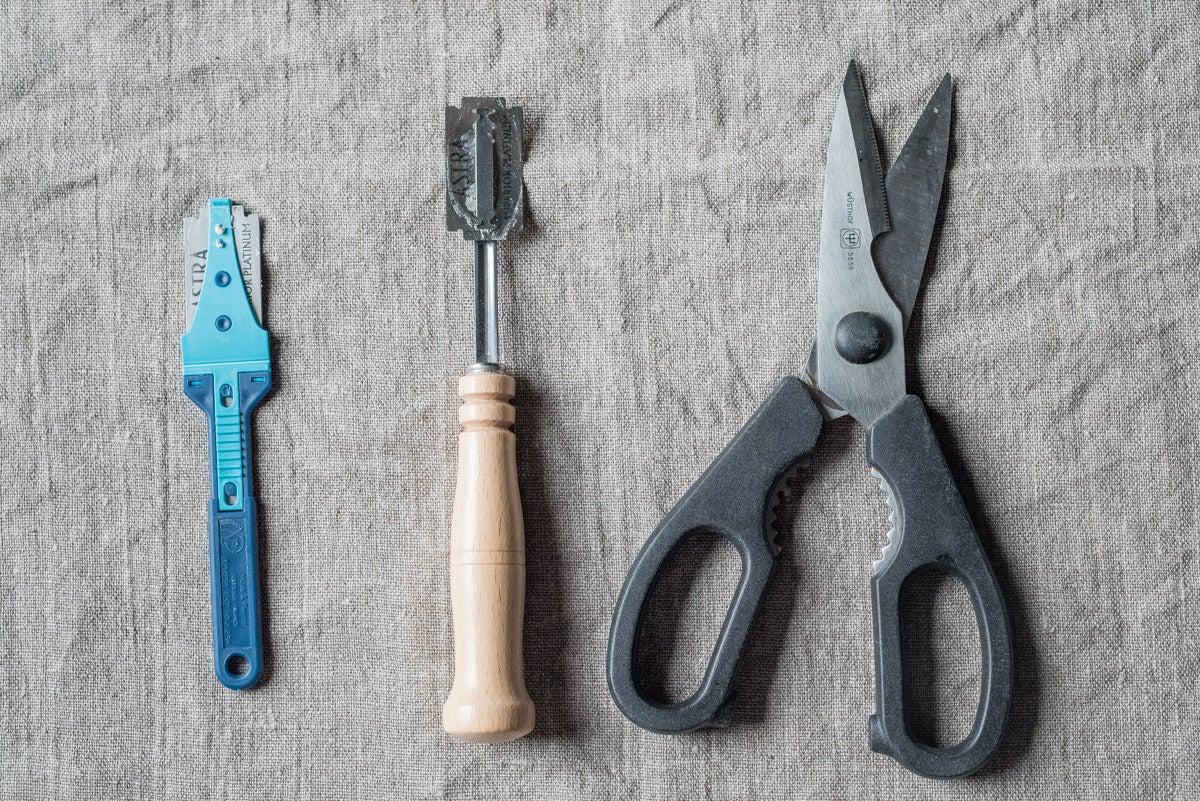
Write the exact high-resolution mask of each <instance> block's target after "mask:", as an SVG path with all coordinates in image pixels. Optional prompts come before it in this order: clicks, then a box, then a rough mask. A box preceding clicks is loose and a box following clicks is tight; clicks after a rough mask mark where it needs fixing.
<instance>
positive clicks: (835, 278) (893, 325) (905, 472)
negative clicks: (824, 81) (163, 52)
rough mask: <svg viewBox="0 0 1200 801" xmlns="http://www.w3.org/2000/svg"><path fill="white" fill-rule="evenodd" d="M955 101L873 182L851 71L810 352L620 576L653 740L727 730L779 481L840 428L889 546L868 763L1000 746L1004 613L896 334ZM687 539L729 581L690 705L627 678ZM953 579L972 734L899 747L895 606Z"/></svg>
mask: <svg viewBox="0 0 1200 801" xmlns="http://www.w3.org/2000/svg"><path fill="white" fill-rule="evenodd" d="M951 100H952V84H951V78H950V76H949V75H946V76H945V78H944V79H943V80H942V82H941V84H940V86H939V87H938V89H937V90H936V91H935V92H934V95H933V97H932V98H931V99H930V101H929V103H928V104H927V105H926V107H925V110H924V112H923V113H922V114H921V117H920V119H919V120H918V122H917V124H916V126H915V127H914V129H913V131H912V133H911V134H910V136H909V138H908V141H907V142H906V144H905V145H904V147H903V149H902V151H901V153H900V155H899V157H898V158H897V159H896V162H895V164H893V165H892V167H891V169H890V170H888V172H887V174H886V178H885V176H884V172H883V169H882V166H881V163H880V158H879V150H878V147H877V145H876V142H875V133H874V127H873V124H872V120H871V114H870V110H869V109H868V106H867V100H866V94H865V91H864V88H863V84H862V79H861V77H860V75H859V72H858V68H857V66H856V65H855V64H854V63H853V62H851V64H850V67H849V69H848V70H847V72H846V77H845V80H844V81H843V83H842V90H841V94H840V96H839V98H838V102H837V108H836V111H835V113H834V120H833V129H832V133H831V135H830V140H829V150H828V157H827V161H826V171H825V195H824V206H823V210H822V220H821V234H820V257H819V268H818V269H819V272H818V281H817V335H816V342H815V344H814V345H813V347H812V350H811V353H810V355H809V359H808V363H807V367H806V369H805V372H804V375H803V376H801V377H786V378H784V379H782V380H781V381H780V382H779V384H778V385H777V386H776V387H775V390H774V391H773V392H772V393H771V395H770V396H769V397H768V398H767V399H766V401H765V402H764V403H763V404H762V406H760V407H759V409H758V410H757V411H756V412H755V413H754V415H753V416H752V417H751V418H750V420H749V422H748V423H746V425H745V426H744V427H743V428H742V429H741V431H739V432H738V433H737V434H736V435H735V436H734V438H733V440H732V441H731V442H730V443H729V444H728V445H727V446H726V447H725V449H724V450H723V451H722V452H721V453H720V455H719V456H717V458H716V460H715V461H713V463H712V464H711V465H710V466H709V467H708V469H707V470H706V471H705V472H704V474H703V475H701V476H700V478H699V479H698V480H697V481H696V483H695V484H693V485H692V487H691V488H690V489H689V490H688V491H687V493H686V494H685V495H684V496H683V498H682V499H681V500H680V501H679V503H677V504H676V505H675V507H674V508H673V509H672V510H671V511H670V512H669V513H668V514H667V515H666V517H665V518H663V520H662V522H661V523H660V524H659V526H658V528H657V529H656V530H655V531H654V533H653V534H652V535H651V537H650V539H649V540H648V541H647V542H646V544H645V545H644V546H643V548H642V550H641V552H640V553H639V554H638V556H637V558H636V559H635V560H634V563H633V566H632V568H631V569H630V571H629V574H628V576H627V578H626V580H625V585H624V587H623V588H622V590H621V594H620V597H619V599H618V601H617V605H616V608H615V611H614V613H613V621H612V628H611V631H610V634H609V647H608V684H609V689H610V691H611V693H612V696H613V699H614V701H615V702H616V704H617V706H618V708H620V710H621V711H622V712H623V713H624V714H625V715H626V717H628V718H629V719H630V720H632V721H633V722H634V723H636V724H638V725H639V726H642V727H643V728H646V729H649V730H651V731H654V732H659V733H664V734H677V733H682V732H688V731H693V730H696V729H699V728H704V727H710V726H725V725H728V723H729V721H730V719H731V711H732V703H733V700H734V693H733V691H732V687H731V685H732V682H733V679H734V674H735V672H736V669H737V664H738V660H739V658H740V656H741V654H742V650H743V647H744V645H745V643H746V638H747V634H748V633H749V630H750V627H751V623H752V621H753V618H754V615H755V612H756V611H757V608H758V605H759V601H760V600H761V598H762V595H763V590H764V589H765V587H766V585H767V580H768V578H769V577H770V575H771V570H772V567H773V564H774V561H775V557H776V556H777V554H778V547H777V546H776V544H775V532H774V528H773V525H774V510H775V507H776V506H777V504H778V502H779V496H780V493H781V492H782V490H783V485H784V481H785V480H786V479H787V478H788V477H789V476H790V474H791V471H792V468H794V467H795V466H796V465H797V464H798V463H799V462H800V461H802V460H803V459H804V458H805V457H807V456H808V455H809V454H810V453H811V452H812V451H813V449H814V447H815V446H816V443H817V439H818V437H819V436H820V433H821V427H822V425H823V423H824V421H825V420H831V419H834V418H837V417H841V416H842V415H850V416H851V417H852V418H853V419H855V420H857V421H858V422H859V423H860V424H862V425H863V426H865V427H866V429H867V461H868V463H869V464H870V466H871V468H872V471H873V472H875V473H876V475H877V476H878V477H879V479H880V482H881V484H882V485H883V487H884V490H885V492H886V493H887V495H888V503H889V505H890V506H891V509H892V512H893V514H892V522H893V530H892V531H891V532H890V534H889V540H888V543H887V545H886V546H885V547H884V548H883V552H882V554H881V556H880V558H879V560H878V561H876V562H875V563H874V575H873V577H872V579H871V592H872V600H873V603H874V634H875V686H876V712H875V714H874V715H873V716H871V718H870V724H869V743H870V747H871V749H872V750H874V751H877V752H880V753H884V754H888V755H890V756H891V757H893V758H894V759H896V760H897V761H898V762H900V763H901V764H902V765H904V766H905V767H906V768H908V769H909V770H912V771H914V772H916V773H919V774H922V775H925V776H930V777H937V778H947V777H955V776H961V775H964V774H966V773H970V772H971V771H973V770H975V769H977V768H978V767H980V766H981V765H982V764H983V763H984V762H985V761H986V760H987V759H988V757H989V756H990V755H991V754H992V752H993V751H994V750H995V748H996V746H997V744H998V743H999V741H1000V738H1001V735H1002V732H1003V728H1004V724H1005V721H1006V718H1007V716H1008V708H1009V702H1010V699H1011V696H1012V646H1011V642H1010V635H1009V625H1008V619H1007V614H1006V611H1005V604H1004V600H1003V598H1002V597H1001V593H1000V589H999V587H998V585H997V583H996V578H995V575H994V574H993V572H992V568H991V566H990V564H989V562H988V560H987V557H986V556H985V554H984V552H983V549H982V547H981V546H980V542H979V538H978V536H977V534H976V532H975V528H974V526H973V525H972V523H971V519H970V517H969V515H968V513H967V509H966V507H965V505H964V504H963V500H962V497H961V496H960V494H959V491H958V489H957V488H956V486H955V483H954V479H953V477H952V476H951V474H950V471H949V469H948V468H947V466H946V461H945V459H944V457H943V455H942V451H941V448H940V446H939V444H938V442H937V438H936V436H935V434H934V430H933V428H932V426H931V425H930V422H929V418H928V416H927V414H926V411H925V407H924V404H923V403H922V401H921V399H920V398H918V397H917V396H916V395H911V394H908V392H907V389H906V382H905V369H904V365H905V353H904V332H905V328H906V326H907V324H908V322H909V319H910V317H911V315H912V310H913V306H914V304H915V303H916V300H917V296H918V294H919V290H920V288H921V277H922V274H923V272H924V269H925V262H926V258H927V255H928V252H929V245H930V241H931V239H932V236H933V229H934V225H935V222H936V218H937V212H938V206H939V205H940V201H941V196H942V184H943V179H944V177H945V173H946V164H947V153H948V149H949V144H950V117H951ZM699 533H707V534H717V535H720V536H722V537H725V538H727V539H728V540H729V541H731V542H732V543H733V544H734V545H735V546H736V548H737V549H738V551H739V553H740V556H741V561H742V574H741V579H740V582H739V584H738V587H737V589H736V590H735V592H734V597H733V600H732V602H731V605H730V607H729V610H728V612H727V613H726V617H725V622H724V624H723V627H722V630H721V632H720V634H719V636H718V639H717V643H716V646H715V647H714V649H713V653H712V656H711V657H710V660H709V664H708V667H707V670H706V672H705V674H704V677H703V679H702V681H701V684H700V687H699V689H698V690H697V691H696V692H695V694H693V695H692V696H691V697H690V698H687V699H685V700H683V701H680V702H678V703H666V702H661V701H658V700H654V699H652V698H648V697H647V695H646V693H645V692H644V691H643V687H642V686H641V684H640V683H639V680H638V677H637V676H635V675H634V652H635V648H636V647H637V642H638V634H639V629H640V627H641V624H642V621H643V608H644V606H645V603H646V600H647V597H648V596H649V595H650V594H651V592H652V590H653V588H654V586H655V583H656V581H657V579H658V577H659V573H660V571H661V569H662V568H663V565H664V563H665V562H666V560H667V558H668V556H669V555H670V554H671V552H672V550H673V549H674V548H675V547H676V546H677V545H678V544H679V543H680V542H681V541H683V540H684V539H685V538H687V537H689V536H691V535H694V534H699ZM930 570H936V571H942V572H944V573H949V574H951V575H953V576H956V577H957V578H958V579H960V580H961V581H962V583H963V585H964V586H965V587H966V590H967V594H968V596H969V598H970V600H971V604H972V606H973V607H974V612H975V619H976V622H977V625H978V628H979V635H980V646H981V648H980V653H981V679H982V681H981V688H980V695H979V705H978V708H977V710H976V714H975V721H974V725H973V727H972V729H971V731H970V733H969V734H968V735H967V737H966V739H964V740H963V741H962V742H960V743H958V744H957V745H953V746H949V747H944V748H939V747H934V746H932V745H929V744H927V743H923V742H920V741H918V740H917V739H915V738H914V737H913V736H911V734H910V731H909V729H908V726H907V725H906V720H905V698H904V681H903V670H904V665H903V663H902V657H901V615H902V610H901V600H900V598H901V595H900V594H901V589H902V587H903V586H904V584H905V582H906V581H907V580H909V579H910V578H911V577H913V576H915V575H917V574H919V573H922V572H924V571H930Z"/></svg>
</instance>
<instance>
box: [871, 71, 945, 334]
mask: <svg viewBox="0 0 1200 801" xmlns="http://www.w3.org/2000/svg"><path fill="white" fill-rule="evenodd" d="M952 100H953V85H952V83H951V79H950V75H949V73H947V74H946V77H944V78H942V82H941V84H940V85H939V86H938V88H937V91H936V92H934V93H933V97H931V98H930V99H929V102H928V103H927V104H926V105H925V110H924V111H923V112H922V113H921V118H920V119H919V120H917V124H916V126H915V127H914V128H913V130H912V133H911V134H909V136H908V141H907V142H905V143H904V148H903V149H902V150H901V151H900V155H899V157H898V158H897V159H896V163H895V164H893V165H892V168H891V169H890V170H888V173H887V180H886V182H885V186H886V192H887V199H888V203H889V206H888V211H889V213H890V220H891V224H892V225H891V231H889V232H888V233H887V234H885V235H883V236H880V237H879V239H878V240H877V241H876V242H875V250H874V256H875V269H876V270H878V271H879V278H880V280H882V281H883V284H884V286H886V287H887V290H888V293H889V294H890V295H891V296H892V300H894V301H896V305H897V306H899V307H900V312H901V313H902V314H903V315H904V325H905V327H906V328H907V327H908V321H909V318H910V317H911V316H912V310H913V306H914V305H915V304H916V302H917V295H918V294H919V293H920V291H921V276H922V275H923V274H924V272H925V260H926V258H927V257H928V255H929V243H930V241H931V240H932V239H933V226H934V223H935V222H936V221H937V213H938V206H939V205H940V203H941V198H942V182H943V180H944V179H945V177H946V158H947V154H948V152H949V149H950V113H951V103H952Z"/></svg>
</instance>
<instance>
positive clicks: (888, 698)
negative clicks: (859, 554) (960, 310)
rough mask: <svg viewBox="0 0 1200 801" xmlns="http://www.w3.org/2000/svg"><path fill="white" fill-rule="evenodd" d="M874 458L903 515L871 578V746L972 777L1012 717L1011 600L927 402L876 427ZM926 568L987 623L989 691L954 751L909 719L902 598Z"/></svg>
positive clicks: (984, 671) (913, 766)
mask: <svg viewBox="0 0 1200 801" xmlns="http://www.w3.org/2000/svg"><path fill="white" fill-rule="evenodd" d="M867 460H868V461H869V462H870V463H871V466H872V467H874V468H875V469H876V470H878V471H879V472H880V473H881V474H882V475H883V478H884V480H885V481H886V482H887V484H888V486H889V487H890V488H891V493H892V501H893V504H894V505H895V507H896V509H897V513H896V519H895V531H894V533H893V535H892V542H891V544H890V545H889V546H888V547H887V548H886V549H885V551H884V556H883V559H882V560H881V563H880V564H879V566H878V569H877V570H876V573H875V577H874V578H873V579H872V580H871V591H872V595H873V596H874V601H875V693H876V699H875V706H876V711H875V714H874V715H873V716H872V717H871V723H870V743H871V749H872V750H873V751H878V752H879V753H882V754H887V755H889V756H891V757H893V758H894V759H895V760H896V761H897V762H899V763H900V764H901V765H903V766H904V767H906V768H908V769H909V770H911V771H914V772H916V773H919V774H921V775H923V776H929V777H932V778H952V777H956V776H962V775H965V774H967V773H970V772H971V771H973V770H975V769H977V768H979V767H980V766H981V765H982V764H983V763H984V762H986V761H987V759H988V757H990V756H991V755H992V752H993V751H995V749H996V746H997V745H998V744H999V742H1000V737H1001V734H1002V733H1003V730H1004V724H1005V721H1006V720H1007V718H1008V707H1009V702H1010V700H1011V698H1012V643H1011V641H1010V639H1009V628H1008V615H1007V614H1006V612H1005V606H1004V599H1003V598H1002V597H1001V595H1000V588H999V586H998V585H997V584H996V577H995V575H993V573H992V568H991V565H990V564H988V560H987V557H986V556H985V555H984V553H983V549H982V547H981V546H980V544H979V537H978V535H976V533H975V527H974V526H973V525H972V524H971V520H970V518H969V517H968V515H967V510H966V507H965V506H964V505H963V502H962V497H961V496H960V495H959V492H958V489H957V487H956V486H955V485H954V479H953V478H951V476H950V471H949V470H948V469H947V467H946V460H945V458H944V457H943V456H942V451H941V447H940V446H939V445H938V442H937V438H936V437H935V436H934V431H933V428H932V426H931V425H930V424H929V417H928V415H927V414H926V413H925V406H924V404H922V403H921V400H920V399H919V398H917V397H916V396H914V395H908V396H906V397H905V398H903V399H902V400H901V401H900V402H899V403H898V404H897V405H896V406H895V408H893V409H892V410H891V411H889V412H888V413H887V414H886V415H884V416H883V417H882V418H881V419H880V420H879V421H878V422H876V423H875V425H873V426H872V427H871V428H870V430H869V432H868V434H867ZM925 570H940V571H943V572H947V573H950V574H952V575H954V576H957V577H958V578H959V579H960V580H961V581H962V583H963V584H964V585H965V586H966V589H967V594H968V595H969V596H970V598H971V604H972V606H973V607H974V608H975V620H976V622H977V624H978V626H979V639H980V654H981V665H980V667H981V677H982V687H981V689H980V694H979V707H978V709H977V710H976V713H975V723H974V726H973V727H972V729H971V733H970V734H969V735H967V738H966V739H965V740H963V741H962V742H961V743H959V744H958V745H954V746H949V747H946V748H936V747H933V746H929V745H926V744H924V743H921V742H918V741H916V740H914V739H913V738H912V736H911V734H910V732H909V729H908V726H907V723H906V720H905V710H904V673H903V659H902V657H901V645H900V616H901V611H900V593H901V590H902V589H903V587H904V583H905V581H907V580H908V579H909V578H910V577H911V576H913V575H916V574H919V573H921V572H922V571H925Z"/></svg>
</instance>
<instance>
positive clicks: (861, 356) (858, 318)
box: [833, 311, 892, 364]
mask: <svg viewBox="0 0 1200 801" xmlns="http://www.w3.org/2000/svg"><path fill="white" fill-rule="evenodd" d="M891 340H892V336H891V332H889V331H888V327H887V323H885V322H884V321H883V320H881V319H880V318H879V317H877V316H875V315H874V314H871V313H870V312H864V311H856V312H850V313H849V314H847V315H846V316H845V317H843V318H842V319H841V320H839V321H838V324H837V328H836V329H835V330H834V333H833V346H834V348H835V349H836V350H837V352H838V355H839V356H841V357H842V358H843V359H845V360H846V361H848V362H850V363H851V364H870V363H871V362H873V361H875V360H876V359H878V358H879V357H880V356H882V355H883V354H885V353H887V349H888V346H889V345H891V344H892V342H891Z"/></svg>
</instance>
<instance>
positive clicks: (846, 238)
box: [842, 228, 862, 249]
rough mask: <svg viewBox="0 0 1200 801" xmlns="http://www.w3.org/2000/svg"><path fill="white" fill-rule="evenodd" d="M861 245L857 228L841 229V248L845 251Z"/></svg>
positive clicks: (860, 236)
mask: <svg viewBox="0 0 1200 801" xmlns="http://www.w3.org/2000/svg"><path fill="white" fill-rule="evenodd" d="M860 244H862V233H861V232H860V231H859V230H858V229H857V228H843V229H842V247H843V248H846V249H853V248H857V247H858V246H859V245H860Z"/></svg>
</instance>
